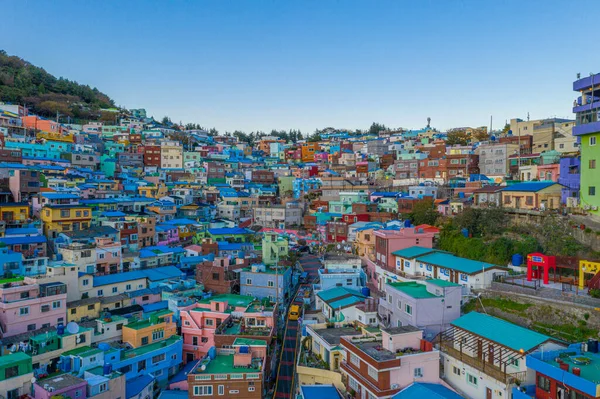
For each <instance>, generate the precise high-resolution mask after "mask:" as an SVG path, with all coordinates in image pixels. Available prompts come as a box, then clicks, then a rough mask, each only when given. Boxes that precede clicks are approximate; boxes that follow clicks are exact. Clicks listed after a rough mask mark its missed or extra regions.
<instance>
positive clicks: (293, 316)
mask: <svg viewBox="0 0 600 399" xmlns="http://www.w3.org/2000/svg"><path fill="white" fill-rule="evenodd" d="M299 317H300V306H298V305H292V306H290V311H289V312H288V319H289V320H298V318H299Z"/></svg>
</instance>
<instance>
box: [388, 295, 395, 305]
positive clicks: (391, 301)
mask: <svg viewBox="0 0 600 399" xmlns="http://www.w3.org/2000/svg"><path fill="white" fill-rule="evenodd" d="M388 302H389V303H394V300H393V299H392V296H391V295H389V294H388Z"/></svg>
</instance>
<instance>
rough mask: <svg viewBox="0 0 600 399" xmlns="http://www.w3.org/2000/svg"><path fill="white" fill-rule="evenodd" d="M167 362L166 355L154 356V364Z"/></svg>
mask: <svg viewBox="0 0 600 399" xmlns="http://www.w3.org/2000/svg"><path fill="white" fill-rule="evenodd" d="M163 360H165V354H164V353H161V354H160V355H156V356H152V364H156V363H159V362H162V361H163Z"/></svg>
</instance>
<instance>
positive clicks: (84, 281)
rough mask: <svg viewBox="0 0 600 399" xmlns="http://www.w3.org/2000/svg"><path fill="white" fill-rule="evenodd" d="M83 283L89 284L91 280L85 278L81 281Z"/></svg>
mask: <svg viewBox="0 0 600 399" xmlns="http://www.w3.org/2000/svg"><path fill="white" fill-rule="evenodd" d="M81 284H82V285H89V284H90V280H88V279H85V280H83V281H82V282H81Z"/></svg>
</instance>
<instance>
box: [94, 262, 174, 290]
mask: <svg viewBox="0 0 600 399" xmlns="http://www.w3.org/2000/svg"><path fill="white" fill-rule="evenodd" d="M183 275H184V273H183V272H182V271H181V270H179V269H178V268H177V267H175V266H163V267H157V268H155V269H146V270H134V271H131V272H124V273H118V274H109V275H106V276H94V277H93V279H94V287H100V286H103V285H108V284H115V283H123V282H125V281H131V280H137V279H142V278H147V279H148V280H150V281H160V280H167V279H170V278H178V277H182V276H183Z"/></svg>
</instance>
